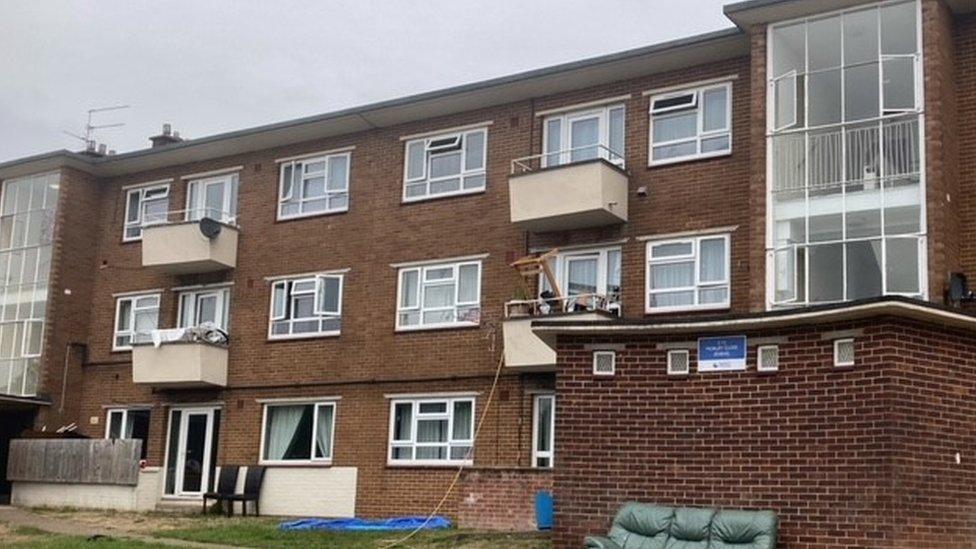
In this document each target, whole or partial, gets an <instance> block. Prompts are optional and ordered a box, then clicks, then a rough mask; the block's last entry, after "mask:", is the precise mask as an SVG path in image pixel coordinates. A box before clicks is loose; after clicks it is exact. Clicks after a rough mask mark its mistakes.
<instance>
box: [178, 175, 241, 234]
mask: <svg viewBox="0 0 976 549" xmlns="http://www.w3.org/2000/svg"><path fill="white" fill-rule="evenodd" d="M204 217H209V218H211V219H216V220H217V221H222V222H224V223H235V222H236V219H237V176H236V175H223V176H219V177H212V178H210V179H197V180H194V181H191V182H190V184H189V186H188V187H187V219H188V220H189V221H198V220H200V219H201V218H204Z"/></svg>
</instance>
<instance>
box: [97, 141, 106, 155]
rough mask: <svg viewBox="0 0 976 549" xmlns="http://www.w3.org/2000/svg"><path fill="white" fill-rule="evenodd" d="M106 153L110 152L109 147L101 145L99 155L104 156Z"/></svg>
mask: <svg viewBox="0 0 976 549" xmlns="http://www.w3.org/2000/svg"><path fill="white" fill-rule="evenodd" d="M106 151H108V147H106V146H105V143H100V144H99V145H98V154H102V155H104V154H105V152H106Z"/></svg>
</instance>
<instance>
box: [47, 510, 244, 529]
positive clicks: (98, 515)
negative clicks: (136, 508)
mask: <svg viewBox="0 0 976 549" xmlns="http://www.w3.org/2000/svg"><path fill="white" fill-rule="evenodd" d="M36 511H37V512H38V513H42V514H44V515H46V516H50V517H52V518H63V519H69V520H73V521H76V522H81V523H85V524H89V525H92V526H96V527H98V528H105V529H111V530H121V531H123V532H130V533H135V534H145V535H150V534H152V532H156V531H159V530H179V529H183V528H201V527H215V528H219V527H220V526H221V525H222V524H223V523H225V522H226V521H228V520H230V519H227V518H224V517H219V516H215V517H210V516H206V517H205V516H202V515H199V514H184V513H156V512H153V513H130V512H111V511H83V510H55V509H43V510H41V509H37V510H36ZM233 520H235V521H237V522H238V523H239V522H240V521H241V519H240V518H235V519H233Z"/></svg>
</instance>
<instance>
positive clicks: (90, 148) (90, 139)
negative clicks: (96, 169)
mask: <svg viewBox="0 0 976 549" xmlns="http://www.w3.org/2000/svg"><path fill="white" fill-rule="evenodd" d="M128 108H129V105H116V106H114V107H99V108H96V109H88V122H87V123H85V135H78V134H76V133H72V132H69V131H64V133H66V134H68V135H70V136H71V137H74V138H75V139H79V140H81V142H83V143H84V144H85V152H88V153H94V152H96V148H97V149H98V153H100V154H105V148H106V147H105V145H104V144H102V145H101V146H100V147H99V146H98V143H96V141H95V130H104V129H107V128H120V127H122V126H125V123H124V122H118V123H114V124H98V125H96V124H92V116H93V115H95V114H97V113H102V112H107V111H117V110H122V109H128Z"/></svg>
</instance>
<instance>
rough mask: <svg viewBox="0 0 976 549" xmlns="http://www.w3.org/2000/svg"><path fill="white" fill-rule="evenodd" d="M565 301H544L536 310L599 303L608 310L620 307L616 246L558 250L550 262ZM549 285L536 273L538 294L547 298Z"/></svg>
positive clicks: (589, 307) (591, 306)
mask: <svg viewBox="0 0 976 549" xmlns="http://www.w3.org/2000/svg"><path fill="white" fill-rule="evenodd" d="M550 269H552V273H553V276H554V277H555V279H556V283H557V284H559V290H560V293H561V294H562V295H564V296H566V297H567V298H569V299H567V300H566V301H565V303H563V304H559V306H556V304H554V303H551V302H546V303H544V304H543V305H542V308H541V309H540V310H541V312H542V313H543V314H546V313H547V312H552V313H556V312H566V311H573V310H592V309H594V308H596V307H598V306H604V305H602V304H601V303H602V300H601V299H600V298H605V306H606V307H607V308H608V309H610V310H617V309H619V308H620V248H603V249H589V250H573V251H566V252H560V253H559V254H557V255H556V257H555V258H554V260H553V261H552V262H551V263H550ZM552 290H553V289H552V288H551V287H550V286H549V281H548V280H547V279H546V277H545V276H544V275H541V274H540V275H539V297H540V298H542V299H545V298H547V297H550V293H551V292H552Z"/></svg>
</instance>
